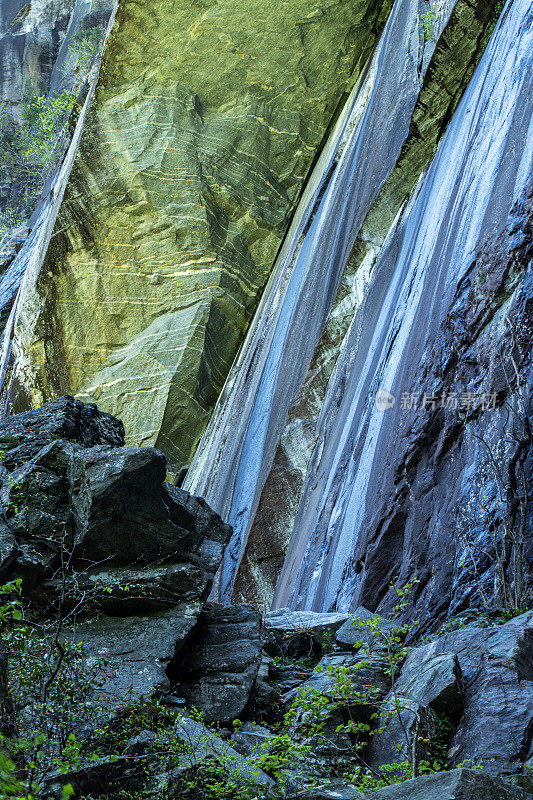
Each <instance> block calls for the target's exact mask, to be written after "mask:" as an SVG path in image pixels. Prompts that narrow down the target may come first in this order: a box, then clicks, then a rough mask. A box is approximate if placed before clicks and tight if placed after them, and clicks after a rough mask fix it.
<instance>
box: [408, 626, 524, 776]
mask: <svg viewBox="0 0 533 800" xmlns="http://www.w3.org/2000/svg"><path fill="white" fill-rule="evenodd" d="M532 626H533V612H528V613H526V614H523V615H522V616H520V617H517V618H516V619H513V620H511V621H510V622H508V623H506V624H504V625H501V626H499V627H493V628H476V627H466V628H464V629H460V630H457V631H453V632H451V633H448V634H446V635H445V636H442V637H441V638H439V639H437V640H436V641H434V642H432V643H431V644H428V645H424V646H422V647H417V648H415V649H414V650H413V651H412V652H411V653H410V654H409V656H408V657H407V660H406V662H405V665H404V667H403V669H402V673H401V675H400V678H399V686H400V687H402V690H405V689H406V687H408V686H411V688H412V691H413V696H414V697H417V696H418V697H419V698H421V699H425V698H427V702H429V703H430V704H433V707H434V708H438V707H439V705H440V700H441V699H442V698H441V696H440V693H437V692H439V687H438V684H437V682H436V683H435V685H434V687H433V691H432V694H433V695H434V697H433V698H432V697H431V694H429V695H428V694H427V691H428V689H429V686H428V684H427V681H426V677H425V676H426V674H427V673H426V671H429V670H431V669H432V667H433V669H434V668H435V665H436V663H439V662H437V659H442V657H443V656H446V657H447V658H449V655H448V654H450V653H455V654H456V658H457V661H458V663H459V665H460V668H461V673H462V679H461V684H462V690H463V703H464V710H463V713H462V716H461V718H460V720H459V724H458V727H457V730H456V732H455V734H454V737H453V739H452V741H451V744H450V749H449V751H448V758H449V760H450V763H451V765H452V766H453V765H459V764H461V763H463V762H464V761H465V760H468V761H469V762H470V763H472V764H482V765H483V769H484V771H486V772H489V773H492V774H498V773H501V772H504V771H509V772H512V771H513V770H514V768H515V766H516V764H517V763H518V762H520V761H526V760H527V759H529V758H531V757H532V756H533V682H532V680H531V677H532V676H531V673H529V678H527V677H526V676H525V674H524V667H523V665H524V664H531V663H532V661H533V649H532V640H531V629H532ZM442 663H443V662H442V661H440V664H441V665H442ZM439 672H440V669H439ZM416 675H418V676H420V677H419V679H418V678H416V677H415V676H416ZM437 680H438V679H437ZM448 696H450V695H448ZM436 704H437V705H436ZM455 710H457V705H455Z"/></svg>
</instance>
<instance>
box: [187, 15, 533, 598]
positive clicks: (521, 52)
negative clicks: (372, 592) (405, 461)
mask: <svg viewBox="0 0 533 800" xmlns="http://www.w3.org/2000/svg"><path fill="white" fill-rule="evenodd" d="M529 6H530V4H529V3H528V2H526V0H514V2H513V0H509V3H508V5H507V7H506V9H505V12H504V14H503V15H502V18H501V20H500V23H499V24H498V27H497V29H496V31H495V33H494V34H493V36H492V39H491V42H490V44H489V46H488V48H487V50H486V52H485V55H484V56H483V59H482V62H481V64H480V65H479V67H478V68H477V71H476V73H475V75H474V77H473V79H472V80H471V82H470V85H469V88H468V90H467V92H466V94H465V95H464V97H463V100H462V101H461V103H460V105H459V107H458V109H457V111H456V112H455V114H454V117H453V120H452V122H451V123H450V125H449V128H448V130H447V132H446V134H445V136H444V139H443V141H442V143H441V145H440V147H439V150H438V153H437V155H436V157H435V158H434V160H433V162H432V164H431V168H430V169H429V171H428V173H427V175H426V176H425V177H424V176H422V177H421V180H420V181H419V184H418V185H417V187H416V189H415V191H414V193H413V195H412V197H411V199H410V201H409V203H408V204H407V205H406V206H405V207H404V208H403V210H402V213H401V214H400V215H399V216H398V217H397V219H396V220H395V223H394V225H393V226H392V228H391V230H390V232H389V234H388V236H387V239H386V241H385V242H384V244H383V245H382V246H381V243H378V244H379V246H378V248H377V249H378V250H379V257H378V258H377V261H376V260H375V259H374V260H372V259H370V260H369V261H368V262H367V263H365V264H363V265H362V267H361V270H365V269H366V272H361V275H360V276H359V277H360V287H359V288H360V291H361V293H362V296H363V297H364V299H363V300H362V302H361V303H360V305H359V307H358V308H357V310H356V313H355V315H354V318H353V321H352V323H351V326H350V330H349V332H348V335H347V336H346V337H345V339H344V342H343V345H342V350H341V352H340V354H339V357H338V359H337V364H336V368H335V371H334V373H333V375H332V377H331V380H330V382H329V386H328V389H327V393H326V397H325V400H324V403H323V407H322V411H321V415H320V419H319V424H318V440H317V444H316V447H315V448H314V452H313V456H312V459H311V463H310V465H309V469H308V474H307V477H306V479H305V484H304V493H303V497H302V500H301V503H300V508H299V511H298V514H297V517H296V520H295V522H294V527H293V532H292V537H291V541H290V547H289V552H288V555H287V559H286V562H285V566H284V569H283V573H282V575H281V578H280V581H279V584H278V588H277V592H276V598H275V605H277V606H279V605H284V604H287V603H289V604H291V605H292V606H299V607H307V608H320V609H323V608H331V607H340V608H344V607H346V606H347V605H349V604H350V603H351V602H352V601H353V598H354V597H356V596H357V591H358V589H357V587H358V586H359V585H360V584H361V582H362V579H363V575H362V574H360V569H359V568H358V569H357V570H355V569H354V568H353V557H354V553H355V551H356V549H357V546H358V542H360V538H361V535H362V530H363V526H364V524H365V521H367V520H368V516H369V514H370V513H371V511H372V510H373V504H374V503H376V502H377V499H376V486H377V485H378V483H379V480H380V478H379V475H380V471H382V470H383V464H384V463H385V462H384V453H386V452H387V449H390V448H391V447H392V446H393V439H394V434H395V430H396V429H397V427H398V426H399V425H400V422H399V419H398V413H399V402H398V403H397V404H396V405H395V407H394V408H392V409H389V410H387V411H380V410H378V408H376V405H375V402H374V400H375V396H376V392H377V391H378V389H383V390H386V391H389V392H391V393H392V394H395V395H397V396H398V398H399V397H400V394H401V392H402V391H403V388H404V387H407V386H408V385H409V383H410V378H409V374H410V371H412V370H413V369H416V367H417V365H419V364H420V361H421V359H422V358H423V357H424V355H427V351H428V348H431V346H432V345H431V342H432V336H434V335H435V334H436V331H437V329H438V326H439V324H440V322H441V321H442V318H443V317H444V315H445V314H446V310H447V308H448V307H449V305H450V302H451V298H452V297H453V295H454V292H455V291H456V289H457V286H458V284H459V283H460V281H461V280H462V279H463V278H464V276H465V274H466V272H467V270H468V268H469V267H470V266H471V264H472V261H473V259H474V255H475V252H476V247H477V246H478V245H479V243H480V242H481V241H482V240H483V237H484V236H486V234H487V232H488V231H490V230H491V227H492V226H494V225H496V224H497V223H502V224H503V223H504V222H505V220H506V218H507V214H508V212H509V209H510V208H511V206H512V205H513V203H514V202H517V199H518V198H519V197H520V196H521V193H522V194H523V192H524V187H525V185H526V182H527V179H528V177H529V174H530V156H531V152H530V148H531V136H529V138H528V136H527V135H526V134H527V132H528V125H529V118H530V102H531V95H530V93H529V94H528V80H529V81H530V80H531V75H530V73H529V72H528V67H530V61H531V51H532V49H531V44H532V38H531V37H532V34H531V15H532V10H531V8H530V7H529ZM449 12H450V9H449V8H448V9H447V10H446V13H443V16H442V18H441V22H440V24H441V25H444V24H445V21H446V19H447V15H449ZM429 57H430V53H429V52H428V43H426V44H425V47H423V48H422V51H421V50H420V42H419V28H418V7H417V4H415V3H411V2H409V1H408V0H407V1H406V0H397V2H396V4H395V6H394V9H393V11H392V13H391V16H390V18H389V21H388V23H387V26H386V29H385V31H384V33H383V36H382V38H381V41H380V43H379V45H378V47H377V49H376V52H375V54H374V57H373V59H372V62H371V64H370V66H369V69H368V72H367V74H366V75H364V76H363V79H362V80H361V81H360V84H359V85H358V86H357V87H356V89H355V90H354V93H353V95H352V97H351V98H350V101H349V103H348V107H347V109H346V111H345V115H344V117H343V118H342V119H341V120H340V122H339V125H338V126H337V129H336V130H335V132H334V133H333V135H332V138H331V140H330V142H329V144H328V147H327V148H326V151H325V153H324V154H323V157H322V160H321V162H320V163H319V165H318V166H317V170H316V171H315V175H314V176H313V178H312V179H311V182H310V185H309V187H308V191H307V194H306V195H305V196H304V200H303V201H302V205H301V208H300V210H299V213H298V215H297V217H296V219H295V220H294V223H293V225H292V228H291V230H290V232H289V235H288V237H287V239H286V241H285V245H284V248H283V250H282V252H281V253H280V256H279V258H278V260H277V263H276V266H275V269H274V273H273V275H272V278H271V280H270V282H269V284H268V286H267V289H266V292H265V295H264V297H263V300H262V303H261V305H260V307H259V309H258V312H257V314H256V316H255V318H254V321H253V323H252V326H251V329H250V331H249V333H248V336H247V338H246V341H245V343H244V345H243V347H242V349H241V352H240V355H239V357H238V359H237V361H236V363H235V365H234V367H233V368H232V370H231V372H230V375H229V377H228V380H227V382H226V385H225V388H224V390H223V392H222V395H221V397H220V399H219V402H218V405H217V407H216V409H215V412H214V414H213V416H212V419H211V421H210V423H209V426H208V428H207V430H206V432H205V434H204V437H203V439H202V441H201V443H200V445H199V448H198V451H197V454H196V456H195V459H194V461H193V463H192V465H191V468H190V470H189V473H188V476H187V480H186V484H185V486H186V488H187V489H188V490H189V491H192V492H195V493H198V494H201V495H203V496H204V497H205V498H206V499H207V501H208V502H209V503H210V505H211V506H212V507H213V508H215V510H217V511H218V512H219V513H220V514H221V515H222V516H223V517H224V518H225V519H226V520H227V521H229V522H230V523H231V524H232V525H233V526H234V536H233V539H232V542H231V545H230V547H229V548H228V551H227V552H226V556H225V559H224V562H223V566H222V568H221V572H220V574H219V583H218V587H217V590H216V596H218V598H220V599H222V600H224V601H226V602H227V601H229V599H230V597H231V590H232V585H233V580H234V576H235V571H236V569H237V568H238V565H239V562H240V559H241V557H242V553H243V549H244V547H245V545H246V540H247V536H248V533H249V531H250V527H251V524H252V522H253V518H254V515H255V512H256V509H257V506H258V502H259V498H260V495H261V491H262V488H263V486H264V484H265V480H266V478H267V476H268V472H269V469H270V467H271V464H272V460H273V457H274V453H275V449H276V447H277V444H278V442H279V439H280V435H281V432H282V429H283V425H284V423H285V420H286V417H287V412H288V408H289V405H290V403H291V401H292V400H293V398H294V396H295V394H296V392H297V390H298V388H299V386H300V384H301V382H302V380H303V378H304V376H305V373H306V370H307V368H308V366H309V363H310V360H311V357H312V354H313V349H314V347H315V345H316V342H317V340H318V337H319V335H320V333H321V331H322V329H323V327H324V324H325V322H326V319H327V316H328V313H329V310H330V308H331V304H332V302H333V299H334V297H335V292H336V289H337V286H338V284H339V280H340V277H341V274H342V272H343V269H344V267H345V265H346V262H347V259H348V257H349V254H350V250H351V247H352V245H353V243H354V241H355V238H356V236H357V234H358V231H359V229H360V227H361V224H362V222H363V220H364V218H365V216H366V214H367V212H368V210H369V208H370V207H371V205H372V202H373V201H374V199H375V197H376V195H377V193H378V190H379V187H380V186H381V185H383V183H384V181H385V180H386V178H387V176H388V175H389V174H390V172H391V170H392V168H393V166H394V163H395V162H396V159H397V157H398V153H399V151H400V149H401V145H402V142H403V141H404V140H405V137H406V135H407V130H408V127H409V119H410V116H411V113H412V109H413V107H414V104H415V102H416V97H417V94H418V90H419V87H420V84H421V81H422V79H423V71H424V68H425V67H426V66H427V63H428V59H429ZM529 91H530V89H529ZM513 169H514V173H513ZM411 382H412V381H411Z"/></svg>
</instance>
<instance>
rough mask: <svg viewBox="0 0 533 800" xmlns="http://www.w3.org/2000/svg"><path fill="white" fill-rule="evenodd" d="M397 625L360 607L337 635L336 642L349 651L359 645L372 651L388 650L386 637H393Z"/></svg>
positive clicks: (339, 629)
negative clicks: (365, 646)
mask: <svg viewBox="0 0 533 800" xmlns="http://www.w3.org/2000/svg"><path fill="white" fill-rule="evenodd" d="M394 628H395V625H394V623H393V622H391V621H390V620H388V619H385V618H383V617H380V616H379V615H378V614H374V613H372V611H368V609H366V608H363V606H359V607H358V608H356V609H355V611H354V612H353V613H352V614H350V616H349V617H348V619H347V620H346V621H345V622H344V624H343V625H341V626H340V627H339V628H338V630H337V631H336V633H335V641H336V643H337V644H338V645H340V646H341V647H347V648H349V649H351V648H353V647H355V646H357V645H358V644H359V643H362V644H363V645H367V646H368V647H371V648H372V649H386V639H385V636H388V635H391V634H392V632H393V630H394ZM381 634H383V635H381Z"/></svg>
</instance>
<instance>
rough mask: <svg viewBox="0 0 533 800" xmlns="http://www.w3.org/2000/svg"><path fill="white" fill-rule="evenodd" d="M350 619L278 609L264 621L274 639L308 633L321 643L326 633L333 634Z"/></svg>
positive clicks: (340, 616)
mask: <svg viewBox="0 0 533 800" xmlns="http://www.w3.org/2000/svg"><path fill="white" fill-rule="evenodd" d="M349 618H350V614H346V613H331V614H327V613H324V614H321V613H319V612H317V611H291V609H290V608H280V609H278V610H277V611H270V612H269V613H268V614H267V615H266V616H265V620H264V624H265V628H266V629H267V630H268V631H270V633H272V634H273V635H274V636H275V637H276V639H278V640H283V639H285V638H288V637H290V636H291V635H294V636H296V635H297V634H300V633H309V634H310V635H312V636H313V638H314V639H315V640H316V641H318V642H321V641H322V637H323V635H324V633H325V632H326V631H331V632H332V633H334V632H335V631H336V630H337V629H338V628H340V627H341V625H343V623H345V622H346V621H347V620H348V619H349Z"/></svg>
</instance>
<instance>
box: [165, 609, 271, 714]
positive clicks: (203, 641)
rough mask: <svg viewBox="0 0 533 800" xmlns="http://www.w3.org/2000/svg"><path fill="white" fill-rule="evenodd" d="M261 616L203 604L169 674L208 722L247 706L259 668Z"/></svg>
mask: <svg viewBox="0 0 533 800" xmlns="http://www.w3.org/2000/svg"><path fill="white" fill-rule="evenodd" d="M261 644H262V642H261V615H260V613H259V612H258V611H257V610H256V609H254V608H253V606H249V605H238V606H222V605H218V604H217V603H207V604H206V606H205V607H204V609H203V611H202V613H201V614H200V616H199V619H198V625H197V627H196V628H195V630H194V631H193V633H192V634H191V636H190V637H189V638H188V639H187V642H186V643H185V646H184V647H183V649H182V650H181V652H180V656H179V659H178V661H177V662H176V663H175V664H174V665H173V667H172V670H171V679H172V681H173V682H174V683H175V686H176V690H177V691H178V693H179V694H180V695H183V697H185V699H186V700H187V702H188V704H189V705H190V706H192V707H194V708H196V709H198V710H199V711H201V712H202V714H203V716H204V719H205V720H206V721H208V722H230V721H231V720H233V719H235V718H236V717H238V716H239V715H240V714H241V713H242V711H243V709H244V707H245V706H246V704H247V702H248V700H249V698H250V694H251V691H252V687H253V685H254V682H255V679H256V677H257V673H258V670H259V665H260V663H261Z"/></svg>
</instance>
